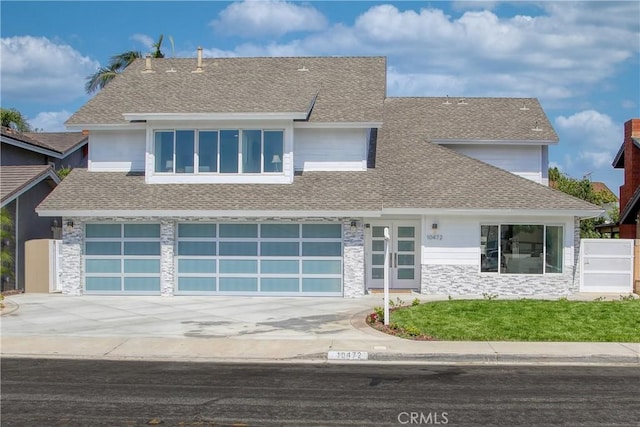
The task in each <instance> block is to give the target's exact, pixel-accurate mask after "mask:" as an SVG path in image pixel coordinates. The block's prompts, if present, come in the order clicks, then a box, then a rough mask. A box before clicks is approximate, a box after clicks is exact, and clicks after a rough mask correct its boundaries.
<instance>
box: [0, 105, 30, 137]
mask: <svg viewBox="0 0 640 427" xmlns="http://www.w3.org/2000/svg"><path fill="white" fill-rule="evenodd" d="M0 121H2V126H3V127H6V128H11V129H15V130H18V131H20V132H30V131H31V126H30V125H29V122H27V119H26V118H25V117H24V116H23V115H22V113H21V112H20V111H18V110H16V109H15V108H0Z"/></svg>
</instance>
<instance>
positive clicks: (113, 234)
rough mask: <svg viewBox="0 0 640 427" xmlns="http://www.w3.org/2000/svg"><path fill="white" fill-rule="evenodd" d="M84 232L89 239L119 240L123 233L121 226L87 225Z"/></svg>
mask: <svg viewBox="0 0 640 427" xmlns="http://www.w3.org/2000/svg"><path fill="white" fill-rule="evenodd" d="M84 232H85V237H87V238H97V237H100V238H118V237H121V232H122V231H121V226H120V224H87V226H86V227H85V231H84Z"/></svg>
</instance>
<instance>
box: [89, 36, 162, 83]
mask: <svg viewBox="0 0 640 427" xmlns="http://www.w3.org/2000/svg"><path fill="white" fill-rule="evenodd" d="M163 38H164V37H163V35H162V34H160V37H158V41H157V42H156V43H154V44H153V48H154V51H153V52H151V57H153V58H164V53H162V50H161V49H160V48H161V47H162V40H163ZM138 58H142V53H141V52H140V51H137V50H130V51H127V52H123V53H120V54H118V55H114V56H112V57H111V58H110V60H109V65H107V66H106V67H100V68H98V70H97V71H96V72H95V73H94V74H92V75H90V76H87V83H86V84H85V86H84V89H85V90H86V92H87V93H88V94H91V93H93V92H95V91H97V90H100V89H102V88H104V87H105V86H106V85H108V84H109V82H110V81H111V80H113V79H114V77H115V76H117V75H118V74H120V73H121V72H123V71H124V69H125V68H127V67H128V66H129V65H131V63H132V62H133V61H135V60H136V59H138Z"/></svg>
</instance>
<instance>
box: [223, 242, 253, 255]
mask: <svg viewBox="0 0 640 427" xmlns="http://www.w3.org/2000/svg"><path fill="white" fill-rule="evenodd" d="M219 245H220V255H227V256H256V255H258V242H220V243H219Z"/></svg>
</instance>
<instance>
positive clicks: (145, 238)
mask: <svg viewBox="0 0 640 427" xmlns="http://www.w3.org/2000/svg"><path fill="white" fill-rule="evenodd" d="M84 249H85V251H84V254H85V256H84V272H85V284H84V285H85V292H86V293H129V294H154V295H155V294H160V224H105V223H101V224H87V225H86V227H85V248H84Z"/></svg>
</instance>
